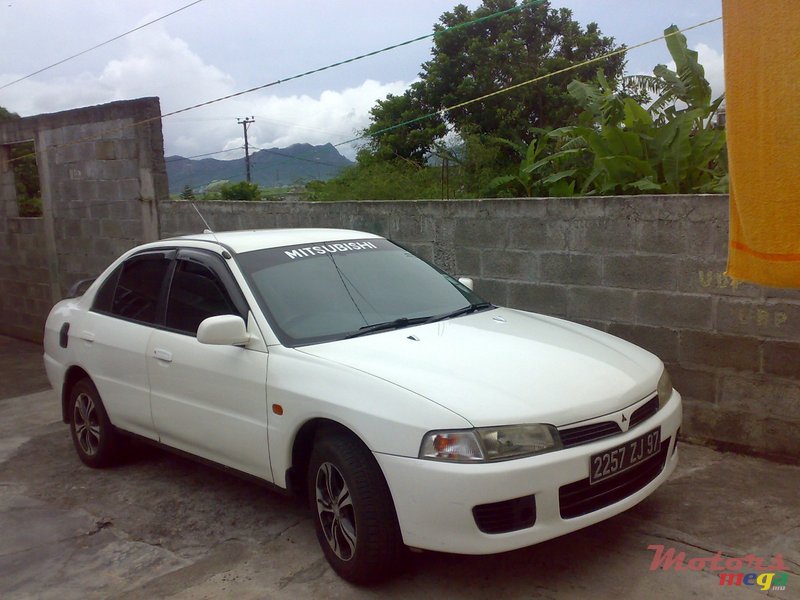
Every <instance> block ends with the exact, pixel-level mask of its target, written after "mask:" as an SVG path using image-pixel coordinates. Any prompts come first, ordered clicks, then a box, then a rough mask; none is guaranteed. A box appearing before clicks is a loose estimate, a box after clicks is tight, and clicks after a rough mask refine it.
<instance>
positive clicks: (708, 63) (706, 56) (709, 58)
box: [694, 43, 725, 99]
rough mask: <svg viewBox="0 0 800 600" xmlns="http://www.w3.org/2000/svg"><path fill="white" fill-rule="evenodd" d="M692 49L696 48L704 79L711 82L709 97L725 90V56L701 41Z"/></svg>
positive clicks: (714, 96) (713, 96)
mask: <svg viewBox="0 0 800 600" xmlns="http://www.w3.org/2000/svg"><path fill="white" fill-rule="evenodd" d="M694 49H695V50H697V54H698V57H697V59H698V60H699V61H700V64H701V65H703V68H704V69H705V72H706V79H707V80H708V83H709V84H711V92H712V94H711V98H712V99H714V98H716V97H717V96H719V95H720V94H722V93H723V92H724V91H725V58H724V57H723V55H722V54H721V53H719V52H717V51H716V50H714V48H712V47H710V46H707V45H705V44H702V43H700V44H697V45H696V46H695V47H694Z"/></svg>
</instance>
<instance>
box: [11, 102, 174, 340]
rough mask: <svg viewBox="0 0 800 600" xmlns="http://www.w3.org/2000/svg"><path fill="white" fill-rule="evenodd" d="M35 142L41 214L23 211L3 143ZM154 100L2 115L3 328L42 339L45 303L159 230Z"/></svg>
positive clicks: (161, 175) (163, 182) (159, 142)
mask: <svg viewBox="0 0 800 600" xmlns="http://www.w3.org/2000/svg"><path fill="white" fill-rule="evenodd" d="M30 140H33V141H34V143H35V146H36V162H37V166H38V169H39V178H40V180H41V184H42V201H43V216H42V217H40V218H20V217H19V216H18V210H17V199H16V191H15V186H14V173H13V171H12V168H11V165H10V164H9V162H8V160H9V148H8V146H7V145H8V144H13V143H17V142H24V141H30ZM167 197H168V192H167V177H166V169H165V167H164V148H163V139H162V135H161V110H160V107H159V102H158V99H157V98H143V99H140V100H130V101H125V102H113V103H111V104H105V105H101V106H93V107H88V108H80V109H76V110H69V111H64V112H60V113H54V114H48V115H37V116H34V117H27V118H24V119H19V120H14V121H7V122H4V123H0V333H3V334H8V335H13V336H15V337H20V338H24V339H29V340H32V341H41V339H42V331H43V328H44V321H45V318H46V316H47V313H48V312H49V310H50V307H51V306H52V305H53V303H54V302H56V301H57V300H58V299H60V298H62V297H63V295H64V294H65V293H66V291H67V290H68V289H69V287H70V286H71V285H72V284H73V283H74V282H75V281H78V280H80V279H83V278H86V277H92V276H95V275H97V274H98V273H99V272H100V271H101V270H102V269H104V268H105V267H106V266H107V265H108V264H109V263H110V262H111V261H112V260H113V259H114V258H116V257H117V256H118V255H119V254H121V253H122V252H123V251H125V250H127V249H129V248H131V247H133V246H135V245H137V244H139V243H142V242H143V241H149V240H155V239H158V237H159V228H158V213H157V203H158V201H159V200H161V199H164V198H167Z"/></svg>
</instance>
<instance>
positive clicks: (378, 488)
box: [308, 431, 405, 585]
mask: <svg viewBox="0 0 800 600" xmlns="http://www.w3.org/2000/svg"><path fill="white" fill-rule="evenodd" d="M308 497H309V503H310V505H311V509H312V512H313V519H314V528H315V529H316V532H317V539H318V540H319V544H320V546H321V547H322V551H323V553H324V554H325V558H327V559H328V563H330V565H331V567H333V570H334V571H336V572H337V573H338V574H339V575H340V576H341V577H342V578H343V579H346V580H347V581H350V582H352V583H356V584H362V585H363V584H370V583H377V582H379V581H382V580H385V579H387V578H389V577H391V576H392V575H394V574H396V573H397V572H399V571H400V569H401V568H402V566H403V562H404V554H405V547H404V546H403V541H402V537H401V535H400V527H399V526H398V524H397V515H396V513H395V509H394V502H392V495H391V493H390V492H389V486H388V485H387V484H386V480H385V479H384V477H383V473H382V472H381V470H380V467H379V466H378V463H377V462H376V461H375V457H374V456H373V455H372V453H371V452H370V451H369V449H368V448H366V447H365V446H364V444H362V443H361V441H360V440H358V439H356V438H355V437H354V436H352V435H348V434H347V433H344V432H338V431H335V432H326V433H323V435H322V436H318V438H317V441H316V443H315V445H314V450H313V451H312V453H311V462H310V464H309V469H308ZM334 497H335V498H334ZM334 505H335V506H334Z"/></svg>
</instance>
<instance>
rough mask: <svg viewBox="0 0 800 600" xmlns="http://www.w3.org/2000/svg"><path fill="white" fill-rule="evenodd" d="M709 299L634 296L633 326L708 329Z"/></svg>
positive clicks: (657, 294) (666, 294)
mask: <svg viewBox="0 0 800 600" xmlns="http://www.w3.org/2000/svg"><path fill="white" fill-rule="evenodd" d="M711 308H712V302H711V297H710V296H703V295H689V294H678V293H669V292H644V291H641V292H637V298H636V323H638V324H642V325H664V326H667V327H673V328H680V327H688V328H691V329H711V323H712V317H711V316H712V312H711Z"/></svg>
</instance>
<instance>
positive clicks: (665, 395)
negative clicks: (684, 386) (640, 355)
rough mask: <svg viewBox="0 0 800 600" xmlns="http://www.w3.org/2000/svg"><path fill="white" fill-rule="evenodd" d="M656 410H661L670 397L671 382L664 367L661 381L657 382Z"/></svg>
mask: <svg viewBox="0 0 800 600" xmlns="http://www.w3.org/2000/svg"><path fill="white" fill-rule="evenodd" d="M657 393H658V408H659V410H661V409H662V408H664V406H665V405H666V403H667V401H668V400H669V399H670V397H672V380H671V379H670V378H669V373H667V369H666V367H665V368H664V372H663V373H661V379H659V380H658V388H657Z"/></svg>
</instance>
